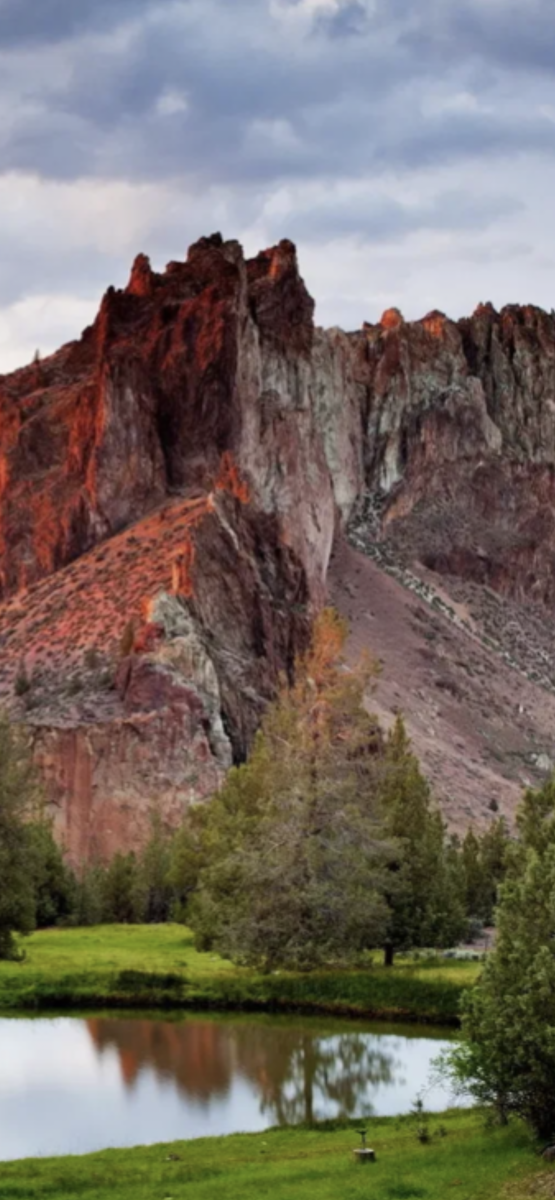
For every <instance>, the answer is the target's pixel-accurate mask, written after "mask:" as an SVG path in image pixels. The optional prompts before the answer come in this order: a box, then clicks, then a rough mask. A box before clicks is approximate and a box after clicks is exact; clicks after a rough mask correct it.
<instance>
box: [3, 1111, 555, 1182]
mask: <svg viewBox="0 0 555 1200" xmlns="http://www.w3.org/2000/svg"><path fill="white" fill-rule="evenodd" d="M358 1124H360V1121H357V1122H355V1121H330V1122H324V1123H321V1124H319V1125H316V1126H313V1127H311V1128H308V1127H306V1126H305V1127H303V1126H298V1127H296V1128H282V1129H277V1128H272V1129H269V1130H266V1131H264V1132H263V1133H254V1134H233V1135H229V1136H227V1137H213V1138H200V1139H198V1140H193V1141H189V1142H183V1141H177V1142H165V1143H163V1144H156V1145H153V1146H144V1147H137V1148H135V1149H128V1150H107V1151H101V1152H99V1153H98V1152H97V1153H94V1154H87V1155H82V1156H81V1155H73V1156H67V1155H66V1156H63V1157H58V1158H50V1159H46V1158H38V1159H37V1158H35V1159H31V1158H29V1159H20V1160H18V1161H12V1162H6V1163H3V1164H2V1184H3V1186H4V1187H6V1189H7V1190H8V1192H9V1194H10V1195H16V1194H17V1195H18V1196H20V1197H22V1198H23V1197H29V1198H30V1197H33V1200H48V1198H49V1197H52V1195H59V1196H63V1197H64V1200H80V1198H81V1197H82V1196H83V1195H84V1194H85V1193H86V1192H88V1191H90V1189H91V1185H92V1186H93V1188H94V1195H95V1200H138V1197H142V1196H145V1197H146V1196H147V1195H148V1196H160V1197H170V1196H171V1197H172V1198H173V1200H212V1198H213V1196H214V1195H215V1194H216V1191H217V1194H218V1195H219V1196H222V1197H225V1196H226V1195H229V1196H239V1195H240V1196H241V1197H242V1200H258V1197H259V1196H260V1195H262V1194H270V1192H271V1195H272V1197H273V1200H290V1198H291V1196H295V1200H313V1197H314V1196H319V1197H322V1200H327V1198H328V1197H330V1198H332V1197H335V1196H340V1195H342V1194H348V1195H349V1196H351V1197H353V1198H358V1197H360V1198H361V1200H363V1197H366V1196H367V1195H368V1189H369V1185H370V1183H371V1190H372V1196H373V1197H374V1200H389V1198H390V1197H392V1196H399V1197H401V1196H424V1195H425V1196H426V1197H428V1200H445V1196H446V1195H450V1194H451V1193H450V1189H451V1188H456V1195H457V1197H458V1200H476V1196H477V1195H478V1194H479V1195H480V1196H482V1197H488V1200H498V1198H499V1200H501V1197H504V1198H505V1197H507V1196H508V1195H509V1191H507V1190H506V1189H507V1187H509V1188H510V1194H511V1195H516V1194H518V1196H521V1197H525V1196H532V1195H536V1194H539V1192H538V1190H537V1185H538V1183H539V1184H540V1185H541V1186H542V1187H543V1186H549V1183H550V1181H552V1179H553V1169H552V1167H551V1166H549V1165H548V1164H546V1163H544V1162H542V1161H541V1159H538V1157H537V1154H535V1153H534V1150H535V1147H534V1145H533V1143H532V1141H531V1139H530V1137H529V1135H528V1134H527V1132H526V1130H525V1129H524V1128H523V1127H522V1126H521V1125H520V1123H519V1122H512V1123H511V1125H510V1127H509V1128H508V1129H498V1130H495V1131H492V1130H486V1128H485V1124H484V1114H483V1113H482V1112H481V1111H480V1110H479V1109H472V1110H467V1111H466V1112H461V1111H448V1112H445V1113H438V1114H437V1115H436V1116H435V1117H434V1119H433V1120H432V1122H431V1133H432V1143H431V1144H430V1145H428V1146H422V1145H421V1144H420V1143H419V1142H418V1139H417V1137H416V1135H415V1129H414V1122H411V1119H410V1118H407V1117H403V1118H397V1117H389V1118H388V1117H382V1118H374V1119H372V1120H371V1122H370V1130H369V1134H370V1136H369V1141H370V1143H371V1145H372V1147H373V1148H374V1149H375V1152H376V1163H375V1164H373V1165H372V1166H370V1167H360V1166H359V1165H358V1164H357V1163H355V1161H354V1157H353V1150H354V1149H355V1148H356V1147H357V1146H358V1145H360V1138H359V1136H358V1133H357V1126H358ZM440 1130H442V1133H441V1134H440V1133H439V1131H440ZM368 1172H370V1173H371V1174H370V1179H369V1175H368ZM515 1184H516V1186H517V1187H518V1193H516V1192H515V1191H514V1189H515ZM453 1194H455V1192H453ZM543 1194H544V1191H543V1190H542V1195H543ZM547 1194H548V1192H547V1190H546V1191H545V1195H547ZM549 1194H551V1193H549Z"/></svg>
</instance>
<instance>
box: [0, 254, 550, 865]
mask: <svg viewBox="0 0 555 1200" xmlns="http://www.w3.org/2000/svg"><path fill="white" fill-rule="evenodd" d="M554 464H555V318H552V317H548V316H547V315H546V314H544V313H541V312H539V311H538V310H535V309H531V308H522V309H519V308H512V307H511V308H508V309H505V310H504V311H503V312H502V313H501V314H497V313H495V312H494V310H493V309H492V308H491V307H490V306H482V307H480V308H479V309H478V310H477V311H476V313H475V314H474V316H473V317H472V318H470V319H469V320H466V321H460V322H458V323H453V322H450V321H448V320H447V319H446V318H445V317H444V316H443V315H442V314H439V313H433V314H430V315H429V316H428V317H426V318H424V319H423V320H422V321H420V322H415V323H405V322H404V321H403V318H402V317H401V315H400V314H399V313H398V312H397V311H396V310H391V311H390V312H388V313H386V314H384V317H383V318H382V321H381V322H380V324H379V325H376V326H369V325H367V326H364V327H363V329H362V330H361V331H360V332H358V333H354V334H345V333H342V332H341V331H339V330H329V331H323V330H320V329H318V328H315V326H314V322H313V304H312V301H311V299H310V296H309V295H308V293H307V291H306V288H305V286H304V284H303V281H302V279H301V277H300V275H299V272H298V267H297V260H296V253H295V248H294V247H293V245H292V244H291V243H290V242H282V243H280V245H279V246H278V247H275V248H274V249H272V250H269V251H265V252H264V253H262V254H260V255H258V257H257V258H256V259H254V260H251V261H248V262H246V261H245V260H244V257H243V254H242V251H241V248H240V247H239V245H238V244H237V243H235V242H223V241H222V239H221V237H219V236H214V237H212V238H207V239H202V240H201V241H200V242H199V243H197V245H195V246H193V247H192V248H191V250H190V251H189V255H188V258H187V261H186V262H179V263H170V264H169V266H168V267H167V269H166V271H165V273H164V274H157V273H155V272H154V271H152V269H151V267H150V264H149V262H148V260H147V259H146V258H145V257H144V256H140V257H139V258H138V259H137V260H136V262H135V264H134V266H133V269H132V272H131V277H130V280H129V284H128V286H127V288H126V289H124V290H123V291H120V292H116V291H114V290H113V289H110V290H109V291H108V292H107V294H106V296H105V297H104V300H103V301H102V305H101V308H100V312H99V315H98V318H97V320H96V321H95V323H94V325H93V326H92V327H91V328H90V329H87V330H86V331H85V333H84V334H83V337H82V338H81V340H80V341H78V342H75V343H72V344H70V345H68V346H66V347H64V348H63V349H62V350H60V351H59V352H58V353H57V354H54V355H52V356H51V357H50V358H48V359H46V360H43V361H42V362H37V363H33V364H32V365H31V366H29V367H27V368H25V369H23V370H21V371H18V372H16V373H15V374H13V375H10V376H6V377H4V378H0V586H1V594H2V601H1V604H0V645H1V646H2V659H1V661H0V701H2V702H3V703H4V704H6V705H8V706H9V707H10V708H11V710H12V711H13V712H14V713H15V714H16V715H17V716H18V717H19V718H20V719H22V720H24V721H25V722H26V723H27V724H28V725H29V727H30V729H31V734H32V738H33V743H34V747H35V754H36V757H37V761H38V762H39V764H40V766H41V769H42V771H43V774H44V777H45V780H46V783H47V788H48V793H49V797H50V800H51V802H52V804H53V806H54V810H55V813H56V822H57V828H58V831H59V835H60V837H61V838H63V839H64V841H65V842H66V845H67V846H68V849H69V851H70V854H71V856H72V857H73V859H74V860H81V859H84V858H86V857H88V856H90V855H91V854H96V853H101V854H104V853H108V852H110V851H112V850H113V849H114V848H116V847H118V846H133V845H138V844H140V842H141V840H142V839H143V838H144V836H145V833H146V831H147V829H148V823H149V814H150V813H151V811H152V807H153V805H155V806H158V807H159V808H160V810H161V811H162V813H163V815H164V817H165V818H166V819H167V820H168V821H169V822H173V823H175V822H176V821H177V820H178V819H179V814H180V813H181V812H182V811H183V808H184V806H186V805H187V804H188V803H190V802H191V801H194V800H198V799H201V798H202V797H203V796H206V795H207V794H209V793H210V792H211V791H212V790H213V789H214V787H215V786H217V784H218V782H219V780H220V779H221V778H222V777H223V774H224V772H225V771H226V769H227V768H228V766H229V764H230V763H231V762H232V761H233V759H235V760H237V759H240V758H241V757H242V756H243V755H244V753H245V751H246V749H247V747H248V745H249V743H250V741H251V739H252V736H253V732H254V730H255V728H256V726H257V723H258V721H259V719H260V715H261V713H262V711H263V709H264V705H265V704H266V703H267V701H268V699H269V698H270V696H271V695H272V694H273V691H274V688H275V685H276V681H277V679H278V677H279V675H280V674H281V673H285V674H286V675H287V674H289V675H290V674H291V671H292V669H293V664H294V660H295V656H296V654H297V653H298V652H299V651H300V650H302V648H303V647H304V646H305V645H306V641H307V637H308V634H309V627H310V618H311V615H312V613H313V612H314V611H315V610H316V609H317V608H318V607H319V606H320V605H321V604H322V603H323V602H324V601H325V598H326V595H327V592H328V585H329V563H330V557H331V555H332V549H333V546H334V542H335V545H336V547H338V546H340V545H341V544H342V540H343V545H344V546H345V538H346V536H349V537H350V538H351V541H354V542H355V543H356V545H357V546H359V548H360V549H362V551H363V552H364V554H365V555H370V556H371V557H373V558H374V559H375V560H376V561H377V563H378V566H377V568H376V570H377V575H376V577H375V578H374V582H373V583H372V584H368V586H369V587H371V588H373V589H374V591H375V592H376V595H377V592H378V590H379V588H380V587H383V586H384V570H385V571H386V572H387V574H388V579H389V581H391V576H392V575H395V576H396V579H395V583H394V586H395V588H398V589H399V588H400V589H402V591H403V594H406V592H407V588H408V589H409V590H410V589H411V588H412V589H413V592H414V590H416V591H417V592H418V593H419V595H418V603H419V604H424V605H425V606H426V605H427V606H428V608H429V607H430V605H432V604H435V607H436V609H438V608H439V609H440V610H441V606H442V604H443V609H444V611H440V612H439V615H438V619H440V620H442V621H445V622H447V623H448V624H449V623H453V620H454V621H455V624H456V625H457V636H458V637H459V636H460V637H462V638H463V640H464V638H466V639H467V640H468V642H469V646H470V653H473V652H474V651H472V645H473V646H474V647H475V646H477V645H478V643H479V644H480V645H481V646H482V650H483V647H484V643H485V642H486V641H489V650H488V653H492V654H494V655H497V658H498V659H499V658H501V659H504V666H503V669H504V670H507V671H508V672H509V680H512V679H513V676H514V680H513V687H512V689H511V682H509V684H508V685H507V687H508V691H509V692H511V694H514V688H515V687H516V682H514V681H516V680H517V679H522V678H523V676H524V675H528V676H530V679H529V680H528V681H527V686H528V685H529V684H532V685H533V684H534V681H535V683H536V684H538V683H539V684H542V685H543V687H544V692H542V694H541V696H542V702H544V703H548V702H549V703H551V695H550V694H549V689H550V688H551V686H552V683H553V680H552V679H551V659H550V639H549V637H548V635H547V633H546V638H545V642H546V643H548V644H544V640H543V629H544V626H545V630H546V631H547V630H548V628H549V618H548V615H547V614H548V611H549V607H550V605H551V601H552V595H553V590H554V587H555V558H554V554H553V548H554V546H555V488H554V478H555V475H554ZM343 553H346V550H345V549H344V551H343ZM335 561H336V562H337V561H338V560H337V553H336V560H335ZM349 561H350V560H349ZM343 562H344V567H343V572H344V578H342V579H341V580H339V581H338V585H337V587H335V591H334V598H335V599H336V600H337V602H338V603H340V604H341V603H342V600H341V586H339V585H342V584H345V583H347V584H348V578H347V575H348V571H349V570H350V569H353V570H354V571H355V573H356V571H357V570H358V568H355V567H352V564H351V566H349V565H348V564H347V560H346V559H344V560H343ZM440 575H441V576H442V577H443V578H442V579H441V580H440V579H439V576H440ZM432 576H433V578H432ZM409 577H410V578H409ZM430 581H431V582H430ZM463 585H464V586H466V587H477V588H478V589H481V591H480V593H479V594H480V597H482V598H483V595H485V594H486V593H485V590H484V589H486V588H487V589H488V590H489V591H488V594H489V592H492V594H495V595H496V596H497V595H499V596H501V597H502V598H503V599H502V601H500V603H501V602H502V603H503V604H506V605H516V606H517V609H518V612H517V609H515V610H514V613H513V612H512V610H511V613H509V612H508V610H507V613H506V612H505V610H503V616H502V620H503V621H505V623H506V624H508V625H510V624H511V621H512V622H513V624H514V622H515V621H516V623H517V625H518V626H519V629H520V628H521V625H522V629H521V637H520V641H519V642H518V638H517V639H516V641H517V642H518V645H516V643H515V638H514V636H513V638H512V641H511V644H510V650H509V649H507V639H506V638H505V637H501V636H499V637H498V638H497V641H496V637H495V636H493V634H492V630H491V628H490V625H491V622H490V624H488V621H487V620H486V619H485V618H484V619H482V618H483V614H481V616H480V619H478V617H477V616H476V614H474V616H472V615H471V614H470V610H469V609H468V597H467V598H466V600H465V599H464V598H462V599H461V598H460V597H459V600H458V601H456V600H454V599H453V596H454V593H455V592H456V589H457V587H459V588H460V587H461V586H463ZM333 586H335V585H334V583H333V571H332V587H333ZM391 586H393V584H391V582H388V583H387V587H391ZM426 588H427V589H428V592H426ZM446 588H447V589H448V591H449V595H447V592H446V591H445V589H446ZM442 589H443V591H442ZM440 591H442V595H443V597H444V599H443V600H441V598H440V596H439V593H440ZM445 597H446V598H445ZM450 597H451V600H450V599H449V598H450ZM366 602H367V603H368V605H370V606H371V603H372V596H371V595H368V596H366V598H365V601H364V603H366ZM457 604H458V605H459V609H457ZM464 604H466V605H467V610H465V611H463V612H462V615H461V611H462V610H460V606H461V605H462V606H463V609H464ZM453 605H455V608H454V607H453ZM523 605H524V606H525V608H524V609H523V608H522V606H523ZM344 606H345V605H344ZM518 606H520V608H519V607H518ZM530 606H532V607H533V610H534V614H536V615H535V616H534V617H533V621H532V624H533V632H530V629H529V626H528V625H527V624H526V622H527V621H528V623H529V621H530V619H531V618H530V611H529V610H530ZM347 607H348V606H347ZM390 607H391V606H390ZM386 610H387V606H386ZM386 610H384V611H386ZM515 613H516V616H515ZM523 613H524V614H525V615H522V614H523ZM507 614H508V615H507ZM519 614H520V615H519ZM519 622H520V624H519ZM523 622H524V624H523ZM534 622H535V623H534ZM498 626H499V621H498V622H497V627H498ZM407 627H408V626H407V623H406V622H405V623H404V625H403V628H404V629H406V628H407ZM530 628H531V627H530ZM497 632H498V633H499V629H498V628H497ZM400 636H401V635H400V634H399V635H398V636H397V641H399V638H400ZM422 637H423V638H424V634H423V633H422ZM358 640H359V641H360V637H359V639H358ZM362 640H363V641H364V640H366V642H367V643H368V644H370V645H371V646H372V648H373V649H374V651H375V653H377V654H378V655H379V654H380V648H381V643H384V644H385V642H386V641H387V628H383V629H382V628H380V629H377V628H374V629H372V628H371V624H370V622H369V624H368V636H367V637H366V638H363V639H362ZM424 640H425V639H424ZM424 648H425V647H424ZM461 654H462V655H463V657H464V654H465V651H464V649H463V650H462V651H461ZM530 654H532V656H533V663H532V664H531V663H530ZM391 669H392V670H394V671H397V672H398V671H399V670H402V667H395V666H394V665H392V668H391ZM517 671H519V672H520V675H519V676H517V675H516V674H515V673H516V672H517ZM510 672H513V676H511V675H510ZM554 679H555V672H554ZM396 683H397V685H401V691H402V690H403V688H402V684H403V681H402V679H397V681H396ZM420 683H421V681H419V680H418V679H417V680H415V681H413V683H412V684H411V685H410V686H408V687H407V689H405V694H404V704H403V705H402V706H403V707H405V708H406V710H407V712H408V715H409V724H410V716H411V705H415V707H416V709H418V706H419V705H420V707H422V704H421V702H420V701H419V700H418V697H417V693H418V691H419V690H420V691H421V690H422V689H421V687H420ZM545 689H547V691H545ZM386 690H387V688H386ZM545 697H547V699H545ZM549 703H548V711H547V712H546V714H545V721H544V724H545V729H546V730H547V729H548V728H549V724H550V722H551V718H552V716H555V712H554V713H553V714H552V713H551V710H550V709H549ZM554 703H555V701H554ZM530 704H531V705H532V701H530ZM391 707H395V704H394V703H393V700H391V705H390V708H391ZM463 707H464V706H463ZM471 707H472V706H471V705H467V706H466V708H465V712H467V711H469V709H470V708H471ZM540 707H541V705H540V703H539V701H538V710H539V708H540ZM501 709H502V719H503V720H505V719H506V716H507V714H505V715H503V713H504V710H503V705H502V704H501ZM542 711H543V710H542ZM480 719H481V720H482V721H483V718H480ZM457 720H459V718H458V717H456V715H455V716H453V717H452V724H453V726H454V728H456V722H457ZM517 724H518V722H517ZM417 732H418V731H417V730H416V734H417ZM523 737H525V742H526V744H525V746H524V749H522V750H521V751H520V752H519V753H521V755H522V756H523V762H524V760H525V759H526V756H527V755H528V756H529V755H531V754H532V753H533V749H534V746H535V745H536V743H537V744H538V745H539V744H540V743H541V746H542V751H544V749H545V747H544V743H545V742H546V738H547V733H546V732H545V730H544V727H543V726H542V727H541V729H540V730H539V731H538V730H536V731H535V732H534V730H532V731H530V730H528V732H527V733H526V735H525V734H524V731H523ZM526 738H528V741H526ZM417 748H418V737H417ZM436 757H437V756H436ZM432 758H433V756H432V755H430V754H428V756H427V757H426V753H424V759H425V765H426V764H427V763H428V764H429V763H430V762H431V760H432ZM444 758H445V756H444ZM434 761H435V760H434ZM442 761H443V760H442V758H441V753H440V755H439V760H438V762H436V763H435V768H434V769H433V770H432V774H434V772H435V774H434V777H435V778H436V779H437V781H438V782H439V783H441V774H442V772H441V762H442ZM438 763H439V765H438ZM488 769H489V768H488ZM517 775H518V773H517ZM450 778H451V777H450ZM503 781H504V782H503ZM520 782H522V780H521V778H520V776H518V778H514V771H513V773H512V775H511V772H510V771H508V770H506V771H505V772H504V773H503V770H499V769H498V771H497V776H496V782H495V786H494V785H493V783H492V784H491V786H490V787H489V798H490V800H491V798H492V797H493V798H494V799H495V802H496V803H497V802H498V796H499V798H500V802H501V804H503V803H504V801H505V799H507V802H508V803H512V802H513V799H514V795H515V794H516V790H517V786H516V785H517V784H520ZM482 783H483V781H482ZM504 784H506V787H505V786H504ZM513 784H514V785H515V787H513ZM471 786H472V782H471V783H469V782H468V780H467V781H466V782H464V781H461V782H460V783H459V784H456V788H457V787H458V788H459V791H460V795H461V796H463V799H464V805H463V809H465V810H466V809H467V808H468V807H469V802H470V808H472V803H471ZM481 786H482V785H481ZM484 786H489V785H484ZM465 789H466V790H465ZM511 789H512V790H511ZM447 790H448V789H447ZM455 790H456V789H455ZM440 791H441V787H440ZM443 791H444V794H445V799H446V801H449V796H448V795H447V794H446V789H445V788H443ZM482 800H483V797H482ZM481 802H482V801H481ZM455 807H456V806H455Z"/></svg>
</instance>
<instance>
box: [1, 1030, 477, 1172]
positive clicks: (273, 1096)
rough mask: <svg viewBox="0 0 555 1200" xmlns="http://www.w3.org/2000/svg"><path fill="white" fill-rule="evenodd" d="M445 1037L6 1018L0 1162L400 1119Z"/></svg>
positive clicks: (448, 1099)
mask: <svg viewBox="0 0 555 1200" xmlns="http://www.w3.org/2000/svg"><path fill="white" fill-rule="evenodd" d="M445 1039H446V1034H445V1031H441V1032H434V1031H433V1030H430V1029H428V1028H426V1030H425V1033H424V1032H423V1030H422V1029H415V1028H404V1027H394V1028H391V1027H385V1026H379V1025H368V1024H366V1025H363V1024H360V1023H352V1022H349V1023H346V1022H340V1021H333V1020H330V1021H322V1020H319V1019H310V1018H302V1017H288V1018H279V1017H253V1016H249V1017H245V1018H242V1017H233V1018H226V1017H222V1018H217V1017H212V1016H210V1017H207V1016H205V1015H204V1016H191V1015H187V1016H183V1014H180V1016H179V1017H178V1018H176V1019H167V1018H164V1019H163V1020H162V1019H158V1018H157V1019H154V1020H153V1019H151V1018H149V1019H146V1018H142V1017H133V1018H127V1017H125V1018H122V1017H115V1016H114V1017H112V1016H102V1017H89V1018H87V1019H82V1018H76V1017H62V1018H52V1019H38V1020H27V1019H19V1018H18V1019H6V1020H0V1159H3V1160H7V1159H13V1158H23V1157H28V1156H35V1155H44V1154H46V1155H57V1154H84V1153H86V1152H88V1151H91V1150H100V1149H103V1148H105V1147H109V1146H136V1145H138V1144H140V1143H141V1144H148V1143H152V1142H167V1141H172V1140H174V1139H175V1140H177V1139H180V1138H196V1137H207V1136H211V1135H214V1134H224V1133H234V1132H238V1131H245V1132H246V1131H255V1130H260V1129H265V1128H267V1127H268V1126H270V1125H278V1124H292V1123H295V1122H298V1121H312V1120H321V1119H324V1118H328V1117H335V1116H360V1115H362V1114H363V1113H365V1114H372V1113H374V1114H376V1115H378V1116H386V1115H393V1114H397V1113H404V1112H407V1110H408V1109H409V1108H410V1106H411V1104H412V1103H413V1101H414V1099H415V1098H416V1096H417V1094H418V1093H420V1092H423V1091H424V1090H425V1094H424V1095H423V1098H424V1101H425V1106H426V1108H429V1109H434V1110H441V1109H442V1108H446V1107H447V1106H448V1105H449V1104H450V1103H452V1102H453V1097H452V1096H451V1095H450V1094H449V1093H448V1092H447V1091H446V1090H445V1089H443V1088H441V1087H440V1086H437V1085H436V1086H431V1083H430V1068H431V1063H432V1060H433V1059H434V1058H435V1057H436V1056H437V1054H438V1053H440V1051H441V1050H442V1049H443V1048H444V1047H445V1046H446V1045H447V1044H448V1043H447V1041H446V1040H445Z"/></svg>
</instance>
